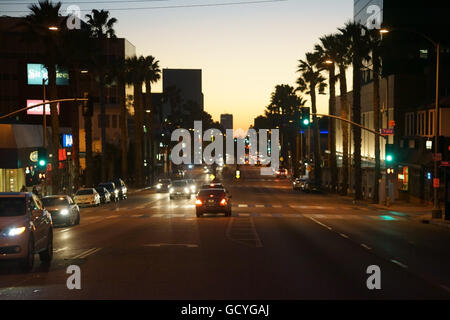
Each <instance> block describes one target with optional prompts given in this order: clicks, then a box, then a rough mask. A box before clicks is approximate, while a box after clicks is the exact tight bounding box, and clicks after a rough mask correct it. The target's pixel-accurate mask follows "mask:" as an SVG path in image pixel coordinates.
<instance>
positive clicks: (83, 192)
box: [77, 189, 94, 196]
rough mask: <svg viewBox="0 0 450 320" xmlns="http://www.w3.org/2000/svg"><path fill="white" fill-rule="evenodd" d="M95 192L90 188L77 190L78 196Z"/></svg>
mask: <svg viewBox="0 0 450 320" xmlns="http://www.w3.org/2000/svg"><path fill="white" fill-rule="evenodd" d="M93 193H94V192H93V191H92V190H90V189H87V190H79V191H78V192H77V196H84V195H88V194H93Z"/></svg>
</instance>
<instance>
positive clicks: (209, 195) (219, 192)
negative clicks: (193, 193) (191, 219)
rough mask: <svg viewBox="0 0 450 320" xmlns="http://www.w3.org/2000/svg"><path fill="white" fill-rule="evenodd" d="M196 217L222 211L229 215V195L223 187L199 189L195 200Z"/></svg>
mask: <svg viewBox="0 0 450 320" xmlns="http://www.w3.org/2000/svg"><path fill="white" fill-rule="evenodd" d="M195 208H196V214H197V218H200V217H202V216H203V215H204V214H206V213H224V214H225V216H227V217H231V210H232V209H231V208H232V206H231V195H228V194H227V192H226V191H225V190H224V189H204V190H200V191H199V193H198V195H197V199H196V200H195Z"/></svg>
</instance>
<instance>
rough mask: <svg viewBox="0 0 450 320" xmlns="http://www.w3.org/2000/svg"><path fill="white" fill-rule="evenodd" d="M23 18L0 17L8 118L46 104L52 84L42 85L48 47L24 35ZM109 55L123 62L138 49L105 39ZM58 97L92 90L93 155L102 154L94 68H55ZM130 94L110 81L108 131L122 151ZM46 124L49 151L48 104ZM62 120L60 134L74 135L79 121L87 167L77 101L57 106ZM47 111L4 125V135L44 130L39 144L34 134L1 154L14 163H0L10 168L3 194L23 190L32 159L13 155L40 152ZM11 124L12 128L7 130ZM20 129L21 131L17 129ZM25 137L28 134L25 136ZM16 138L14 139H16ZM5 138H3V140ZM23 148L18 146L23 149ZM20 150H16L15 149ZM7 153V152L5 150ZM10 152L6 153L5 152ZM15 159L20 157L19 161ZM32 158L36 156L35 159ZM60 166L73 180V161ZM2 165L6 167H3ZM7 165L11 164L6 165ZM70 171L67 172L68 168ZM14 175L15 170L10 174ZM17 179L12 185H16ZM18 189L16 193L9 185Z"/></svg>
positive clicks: (0, 106)
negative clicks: (121, 118) (122, 117)
mask: <svg viewBox="0 0 450 320" xmlns="http://www.w3.org/2000/svg"><path fill="white" fill-rule="evenodd" d="M22 21H23V18H18V17H7V16H3V17H0V37H1V39H2V43H8V45H7V46H6V45H2V46H0V65H1V66H2V67H1V69H0V115H5V114H8V113H10V112H12V111H16V110H18V109H20V108H23V107H25V106H29V105H33V104H38V103H41V102H42V101H43V99H44V95H45V97H46V100H48V96H49V95H48V88H47V87H48V86H45V87H44V85H43V79H46V78H47V77H48V76H47V70H46V68H45V67H44V65H43V53H44V48H43V47H42V45H41V44H40V43H39V42H38V41H36V42H34V41H33V42H30V40H26V39H25V37H24V29H23V28H22V27H21V22H22ZM105 41H106V43H105V46H103V47H104V48H105V49H104V50H105V52H104V53H103V55H104V58H105V62H107V61H110V60H111V61H112V60H115V61H117V60H124V59H125V58H126V57H129V56H132V55H135V52H136V49H135V47H134V46H133V45H132V44H131V43H129V42H128V41H127V40H126V39H107V40H105ZM56 84H57V96H58V98H72V97H82V96H83V93H84V92H89V93H90V95H91V96H92V97H93V99H94V102H96V103H95V106H94V118H93V140H94V142H93V144H94V152H95V151H97V152H102V150H101V143H100V128H99V125H98V121H99V120H98V119H99V117H98V114H99V109H100V105H99V100H100V99H99V87H98V84H97V82H96V81H95V75H94V74H93V72H92V70H88V69H86V68H82V67H81V66H80V67H79V68H78V69H72V70H68V69H67V68H66V67H64V66H57V77H56ZM129 95H132V89H131V88H129V87H127V86H125V84H123V83H111V84H109V85H108V86H107V88H106V89H105V99H106V110H107V111H106V124H107V126H106V133H107V141H108V143H111V144H116V145H117V146H118V147H120V141H119V135H120V133H119V128H118V124H119V123H120V121H119V116H120V115H119V114H120V110H121V109H122V108H124V107H125V105H126V98H127V97H128V96H129ZM45 109H46V120H47V126H48V127H47V132H49V133H48V134H47V143H46V147H47V148H48V150H51V148H50V147H51V138H50V137H51V134H50V131H51V128H50V126H51V119H50V110H49V106H47V107H46V108H45ZM58 112H59V122H60V132H59V133H60V135H63V134H69V135H71V134H72V133H73V131H72V130H73V128H74V127H73V126H74V124H75V123H76V122H77V121H76V119H77V118H78V119H79V130H80V144H81V146H80V147H81V148H80V149H81V154H80V155H81V159H80V160H81V161H80V162H81V166H82V168H84V167H85V162H84V153H83V152H84V151H85V146H84V142H85V141H84V121H83V119H82V116H81V108H80V105H79V104H76V103H73V102H64V103H59V105H58ZM42 113H43V108H42V107H41V108H36V109H30V110H28V111H27V112H23V113H20V114H17V115H16V116H14V117H13V118H9V119H8V120H5V121H1V123H4V124H5V125H6V126H7V127H5V128H6V129H4V130H2V131H1V132H15V136H16V138H17V136H18V134H17V132H19V131H20V132H24V130H25V131H26V130H28V129H24V128H29V130H30V132H35V131H36V130H37V129H36V128H37V127H40V128H41V129H40V130H38V131H39V132H41V135H40V140H39V141H40V142H38V140H36V139H38V137H39V136H37V135H34V137H33V139H31V140H30V139H25V138H23V139H20V143H18V144H17V147H16V148H12V149H13V150H11V146H13V145H14V143H12V144H11V145H8V146H4V147H2V148H0V153H1V154H4V155H5V156H6V157H9V158H10V159H3V160H4V161H3V162H0V171H1V170H3V171H4V170H7V173H8V176H7V175H6V174H5V172H6V171H5V172H3V173H2V177H0V179H6V180H7V183H6V184H5V183H3V184H0V192H1V191H5V190H8V191H19V190H20V188H21V181H25V175H26V171H27V167H29V165H30V163H29V161H24V160H23V157H18V156H15V155H16V154H19V155H20V154H22V153H21V152H22V151H20V149H22V150H26V152H29V151H30V148H31V149H33V150H34V151H36V150H37V149H36V148H37V147H38V146H42V144H43V139H42V131H43V129H42V123H43V115H42ZM8 126H12V127H8ZM18 130H19V131H18ZM24 137H26V135H24ZM16 138H14V137H12V139H16ZM1 140H4V137H3V136H1ZM16 140H17V139H16ZM19 146H20V148H19ZM59 148H60V150H62V151H63V152H68V153H69V154H70V152H71V146H69V145H66V146H63V145H62V144H61V145H60V146H59ZM14 149H17V150H14ZM5 150H6V151H7V152H6V151H5ZM5 152H6V153H5ZM17 159H19V160H20V159H22V160H20V161H17ZM33 159H34V158H33ZM60 160H61V163H60V168H61V169H64V170H63V182H66V181H69V180H68V179H69V177H66V176H65V175H66V173H67V174H69V168H67V167H68V166H70V163H67V162H65V161H66V160H65V158H64V159H63V158H61V157H60ZM2 163H3V164H2ZM4 163H7V164H8V165H5V164H4ZM11 163H15V167H14V168H11ZM31 164H32V163H31ZM66 169H67V170H66ZM11 172H14V175H13V176H12V174H11ZM11 179H13V180H14V181H12V180H11ZM12 185H14V190H13V189H11V188H10V186H12Z"/></svg>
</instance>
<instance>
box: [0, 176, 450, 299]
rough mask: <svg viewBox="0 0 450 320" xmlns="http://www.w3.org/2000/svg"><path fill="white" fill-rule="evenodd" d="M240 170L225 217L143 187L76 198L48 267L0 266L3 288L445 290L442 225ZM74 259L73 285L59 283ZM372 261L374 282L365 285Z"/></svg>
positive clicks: (180, 292)
mask: <svg viewBox="0 0 450 320" xmlns="http://www.w3.org/2000/svg"><path fill="white" fill-rule="evenodd" d="M242 175H243V178H242V179H241V180H240V181H237V182H230V183H229V184H228V185H227V186H228V188H229V190H230V191H231V194H232V195H233V199H232V200H233V216H232V217H231V218H226V217H224V216H206V217H203V218H200V219H197V218H196V217H195V204H194V202H195V200H194V197H192V199H191V200H173V201H170V200H169V196H168V194H157V193H154V192H153V191H151V190H148V191H142V192H139V193H136V194H134V195H131V196H130V197H129V199H128V200H125V201H121V202H119V203H117V204H108V205H104V206H102V207H100V208H85V209H82V213H81V224H80V225H79V226H75V227H72V228H55V235H54V260H53V262H52V264H51V266H50V267H44V266H42V265H40V262H39V261H38V257H36V262H35V267H34V269H33V271H32V272H31V273H21V272H20V271H16V268H15V265H14V264H11V263H8V264H2V265H0V299H214V300H217V299H237V300H240V299H277V300H278V299H290V300H291V299H448V298H450V232H449V230H448V229H444V228H441V227H438V226H431V225H424V224H421V223H419V222H416V221H412V220H408V219H407V218H406V217H405V216H403V215H402V213H398V212H387V211H382V210H371V209H369V208H367V207H364V206H357V205H353V204H352V203H348V202H345V201H344V200H342V199H340V198H339V197H337V196H330V195H319V194H305V193H301V192H294V191H293V190H292V187H291V184H290V182H289V181H287V180H281V181H279V180H276V179H274V178H267V177H261V176H259V174H258V171H257V168H247V169H243V174H242ZM201 178H202V179H203V178H204V177H201ZM70 265H77V266H79V267H80V270H81V290H69V289H68V288H67V286H66V281H67V278H68V277H69V274H67V273H66V270H67V267H68V266H70ZM371 265H376V266H379V267H380V270H381V290H369V289H368V288H367V285H366V281H367V278H368V277H369V275H368V274H367V273H366V270H367V268H368V267H369V266H371Z"/></svg>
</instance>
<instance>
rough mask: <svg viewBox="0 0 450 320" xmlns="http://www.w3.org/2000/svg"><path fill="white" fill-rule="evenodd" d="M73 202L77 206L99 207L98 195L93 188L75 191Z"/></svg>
mask: <svg viewBox="0 0 450 320" xmlns="http://www.w3.org/2000/svg"><path fill="white" fill-rule="evenodd" d="M74 201H75V203H76V204H77V205H78V206H80V207H81V206H99V205H100V195H99V194H98V192H97V191H95V189H94V188H83V189H80V190H78V191H77V193H75V196H74Z"/></svg>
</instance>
